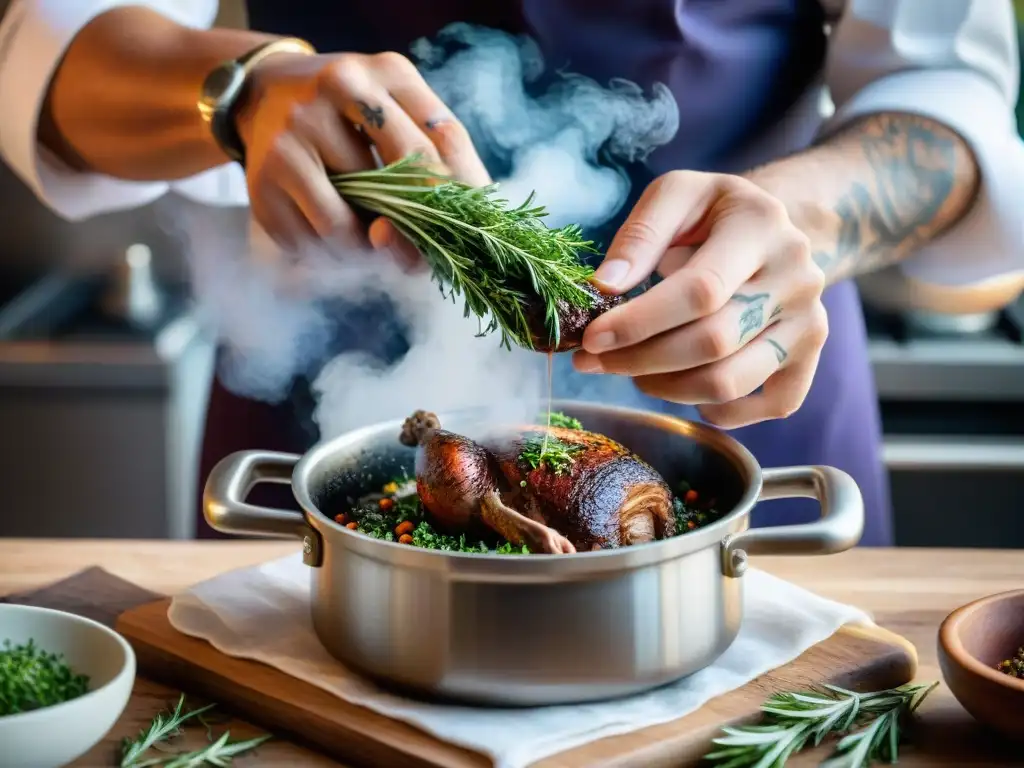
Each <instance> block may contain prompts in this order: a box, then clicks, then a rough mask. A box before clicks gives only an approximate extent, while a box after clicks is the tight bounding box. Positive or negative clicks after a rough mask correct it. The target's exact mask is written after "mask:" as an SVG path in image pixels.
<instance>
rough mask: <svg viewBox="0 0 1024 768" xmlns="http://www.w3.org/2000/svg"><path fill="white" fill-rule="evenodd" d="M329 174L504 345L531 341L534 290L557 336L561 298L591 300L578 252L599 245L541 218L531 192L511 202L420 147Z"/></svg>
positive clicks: (574, 302) (572, 302)
mask: <svg viewBox="0 0 1024 768" xmlns="http://www.w3.org/2000/svg"><path fill="white" fill-rule="evenodd" d="M331 181H332V183H333V184H334V187H335V188H336V189H337V190H338V192H339V194H341V196H342V197H343V198H345V200H346V201H348V202H349V203H351V204H352V205H355V206H358V207H360V208H363V209H365V210H368V211H371V212H373V213H376V214H378V215H381V216H385V217H387V218H388V219H390V220H391V222H392V224H394V225H395V227H396V228H397V229H398V230H399V231H401V232H402V234H403V235H405V237H407V238H408V239H409V240H410V241H411V242H412V243H413V244H414V245H415V246H416V247H417V248H418V249H419V251H420V252H421V253H422V254H423V256H424V258H425V259H426V261H427V263H428V264H429V265H430V267H431V271H432V273H433V277H434V280H435V281H436V282H437V283H438V285H439V287H440V289H441V292H442V294H445V295H446V296H450V297H451V298H452V299H453V300H454V298H455V297H456V296H461V297H462V298H463V300H464V302H465V314H466V316H467V317H468V316H469V315H470V314H472V315H474V316H476V317H477V318H478V319H479V320H480V324H481V330H480V335H485V334H488V333H491V332H492V331H495V330H498V331H500V332H501V342H502V345H503V346H505V347H510V345H511V344H513V343H514V344H517V345H519V346H521V347H525V348H527V349H532V348H533V341H532V334H531V329H530V325H529V323H528V307H529V302H530V301H531V299H533V297H534V296H536V297H539V299H540V302H541V303H542V306H543V309H544V323H545V326H546V328H547V330H548V332H549V334H550V338H551V339H552V340H553V342H554V343H555V344H556V345H557V343H558V341H559V339H560V327H559V325H560V324H559V315H558V310H559V306H560V305H562V306H565V305H569V306H576V307H584V308H590V307H592V306H593V303H594V298H593V296H592V295H591V294H590V293H588V292H587V290H585V288H584V287H583V284H584V283H585V282H586V281H587V280H588V278H589V277H590V276H591V275H592V274H593V272H594V270H593V269H592V268H591V267H589V266H587V265H585V264H583V263H582V262H581V261H580V259H579V254H580V253H584V252H589V253H596V252H597V251H596V250H595V249H594V246H593V243H592V242H591V241H589V240H585V239H584V238H583V235H582V230H581V229H580V227H579V226H576V225H568V226H565V227H561V228H558V229H553V228H549V227H548V226H547V225H546V224H545V223H544V221H543V219H544V217H545V216H547V211H546V210H545V209H544V207H543V206H539V205H535V204H534V202H533V195H532V194H531V195H530V197H529V198H528V199H527V200H526V201H525V202H524V203H523V204H522V205H520V206H518V207H515V208H511V207H509V205H508V201H506V200H502V199H500V198H498V197H496V196H495V191H496V188H497V187H496V185H490V186H487V187H479V188H478V187H471V186H469V185H467V184H463V183H462V182H459V181H457V180H455V179H451V178H448V177H444V176H439V175H438V174H437V172H435V171H433V170H431V169H430V168H428V167H427V166H426V165H424V164H423V162H422V159H421V158H419V157H409V158H406V159H404V160H400V161H398V162H396V163H392V164H391V165H388V166H385V167H383V168H379V169H372V170H367V171H358V172H354V173H346V174H338V175H334V176H332V177H331ZM446 291H447V293H446ZM531 294H532V296H531ZM534 300H536V299H534ZM485 321H486V323H487V324H486V326H485V325H484V323H485Z"/></svg>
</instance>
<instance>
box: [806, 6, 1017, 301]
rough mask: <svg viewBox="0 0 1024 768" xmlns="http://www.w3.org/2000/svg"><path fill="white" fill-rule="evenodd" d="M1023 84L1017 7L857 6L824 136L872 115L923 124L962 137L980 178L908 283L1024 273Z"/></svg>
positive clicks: (849, 9) (835, 51) (851, 12)
mask: <svg viewBox="0 0 1024 768" xmlns="http://www.w3.org/2000/svg"><path fill="white" fill-rule="evenodd" d="M1019 78H1020V65H1019V51H1018V49H1017V31H1016V22H1015V20H1014V13H1013V7H1012V4H1011V2H1010V0H849V2H848V3H847V5H846V7H845V10H844V12H843V14H842V16H841V17H840V18H839V20H838V22H837V23H836V24H835V26H834V28H833V32H832V38H831V44H830V51H829V58H828V62H827V65H826V81H827V84H828V87H829V91H830V94H831V97H832V101H833V104H834V105H835V113H834V115H833V116H832V117H831V119H830V120H829V121H827V122H826V124H825V126H824V132H825V133H826V134H827V133H831V132H834V131H836V130H838V129H839V128H841V127H842V126H844V125H846V124H847V123H849V122H851V121H853V120H855V119H856V118H858V117H861V116H864V115H868V114H872V113H878V112H887V111H894V112H911V113H915V114H919V115H923V116H925V117H929V118H932V119H934V120H936V121H938V122H940V123H942V124H944V125H946V126H948V127H949V128H951V129H952V130H954V131H956V132H957V133H958V134H959V135H960V136H961V137H962V138H963V139H964V140H965V141H966V142H967V143H968V145H969V146H970V147H971V149H972V150H973V152H974V155H975V158H976V159H977V162H978V166H979V169H980V172H981V183H982V186H981V191H980V195H979V197H978V199H977V201H976V202H975V204H974V206H973V207H972V209H971V210H970V211H969V212H968V213H967V215H966V216H965V217H964V218H963V219H962V220H961V221H960V222H959V223H958V224H957V225H956V226H954V227H952V228H951V229H950V230H948V231H947V232H945V233H944V234H942V235H941V236H940V237H938V238H936V239H934V240H933V241H931V242H930V243H928V244H926V245H924V246H922V247H921V248H920V249H918V250H917V251H916V252H915V253H914V254H913V255H912V256H911V257H910V258H908V259H907V260H906V261H904V262H903V264H902V268H903V270H904V271H905V272H906V273H907V274H908V275H909V276H912V277H914V278H915V279H918V280H921V281H924V282H929V283H933V284H939V285H954V286H955V285H968V284H972V283H976V282H981V281H984V280H986V279H988V278H992V277H996V276H999V275H1004V274H1008V273H1011V272H1019V271H1024V222H1022V219H1021V215H1020V212H1021V209H1022V206H1024V142H1022V141H1021V139H1020V137H1019V135H1018V132H1017V124H1016V117H1015V114H1014V107H1015V105H1016V102H1017V94H1018V88H1019Z"/></svg>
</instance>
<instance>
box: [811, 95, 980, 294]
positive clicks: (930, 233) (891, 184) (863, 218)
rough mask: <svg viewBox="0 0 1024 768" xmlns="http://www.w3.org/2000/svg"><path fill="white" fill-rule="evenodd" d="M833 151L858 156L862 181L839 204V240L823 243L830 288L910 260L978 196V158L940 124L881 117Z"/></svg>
mask: <svg viewBox="0 0 1024 768" xmlns="http://www.w3.org/2000/svg"><path fill="white" fill-rule="evenodd" d="M831 143H832V146H833V148H834V149H836V150H844V151H849V152H855V153H857V155H858V156H859V159H860V163H859V165H861V166H862V173H860V174H857V176H859V178H854V179H851V180H850V182H849V185H848V190H847V191H846V192H845V193H843V194H841V195H840V196H839V197H838V199H837V200H836V201H835V204H834V206H833V208H832V210H833V214H834V218H835V219H837V220H838V221H836V222H835V225H834V226H835V230H836V231H835V232H834V234H833V236H832V238H829V239H826V240H825V241H824V242H819V243H816V245H817V246H819V247H817V248H816V249H815V250H814V260H815V261H816V262H817V263H818V266H820V267H821V268H822V269H823V270H824V271H825V273H826V275H828V277H829V281H830V282H834V281H836V280H839V279H842V278H844V277H848V276H850V275H855V274H858V273H861V272H869V271H872V270H875V269H880V268H882V267H885V266H888V265H890V264H893V263H895V262H897V261H899V260H901V259H903V258H904V257H906V256H907V255H909V254H910V253H911V252H912V251H913V250H914V249H915V248H916V247H918V246H919V245H920V244H922V243H924V242H927V241H928V240H930V239H932V238H933V237H935V236H936V235H938V234H939V233H941V232H942V231H943V230H944V229H946V228H947V227H949V226H951V225H953V224H955V223H956V222H957V221H958V220H959V219H960V217H961V216H963V214H964V213H966V211H967V210H968V209H969V207H970V205H971V203H972V202H973V200H974V197H975V195H976V194H977V188H978V170H977V166H976V165H975V162H974V158H973V156H972V155H971V152H970V150H969V149H968V147H967V146H966V144H964V142H963V140H962V139H960V137H959V136H957V135H956V134H955V133H953V132H952V131H950V130H949V129H948V128H945V127H943V126H942V125H940V124H938V123H936V122H934V121H932V120H928V119H926V118H922V117H916V116H912V115H902V114H880V115H875V116H872V117H869V118H866V119H864V120H862V121H860V122H859V123H857V124H855V125H853V126H851V127H850V128H848V129H847V130H846V131H845V132H843V133H842V134H840V135H839V136H837V137H835V138H833V139H832V140H831Z"/></svg>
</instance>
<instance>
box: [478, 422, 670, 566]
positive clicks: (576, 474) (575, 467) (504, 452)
mask: <svg viewBox="0 0 1024 768" xmlns="http://www.w3.org/2000/svg"><path fill="white" fill-rule="evenodd" d="M531 437H534V438H535V439H536V438H542V437H543V430H541V429H538V428H536V427H528V428H525V429H523V430H521V431H517V433H515V434H512V435H509V436H507V437H503V438H502V437H499V438H493V439H492V440H490V441H488V443H487V444H486V447H487V448H488V450H489V451H490V452H491V453H492V454H493V455H494V456H495V457H496V458H497V461H498V466H499V467H500V471H501V474H502V477H503V479H504V481H505V487H504V488H503V489H502V494H501V495H502V500H503V501H504V502H505V503H506V504H508V505H509V506H510V507H513V508H514V509H517V510H519V511H520V512H521V513H522V514H524V515H526V516H527V517H529V518H531V519H533V520H536V521H537V522H541V523H544V524H545V525H548V526H551V527H552V528H554V529H555V530H557V531H559V532H560V533H562V534H563V535H564V536H565V537H566V538H568V539H569V541H571V542H572V543H573V545H574V546H575V547H576V549H577V550H580V551H583V550H588V549H605V548H612V547H621V546H628V545H630V544H639V543H642V542H644V541H651V540H653V539H661V538H665V537H667V536H671V535H672V534H673V533H674V532H675V517H674V515H673V512H672V493H671V491H670V490H669V487H668V485H667V484H666V483H665V481H664V480H663V479H662V477H661V476H660V475H659V474H658V473H657V472H656V471H655V470H654V468H652V467H651V466H650V465H649V464H647V463H646V462H645V461H643V460H642V459H640V458H639V457H638V456H636V455H635V454H633V453H631V452H630V451H629V450H627V449H626V448H625V447H624V446H622V445H621V444H619V443H617V442H615V441H614V440H612V439H611V438H608V437H606V436H604V435H598V434H595V433H593V432H586V431H582V430H574V429H565V428H555V427H553V428H552V429H551V437H553V438H555V439H557V440H560V441H562V442H563V443H568V444H575V445H580V446H582V448H581V450H579V451H578V452H576V453H575V454H573V458H574V462H573V464H572V465H571V466H570V467H569V468H568V469H567V470H566V471H565V473H564V474H557V473H555V472H552V471H551V470H549V469H548V468H547V467H544V466H541V467H539V468H537V469H531V468H530V466H529V465H528V464H526V463H525V462H523V461H521V460H520V459H519V456H520V454H521V453H522V450H523V447H524V445H525V443H526V442H527V441H528V440H529V439H530V438H531ZM524 481H525V486H524V485H522V483H523V482H524Z"/></svg>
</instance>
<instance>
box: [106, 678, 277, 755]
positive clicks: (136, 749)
mask: <svg viewBox="0 0 1024 768" xmlns="http://www.w3.org/2000/svg"><path fill="white" fill-rule="evenodd" d="M214 706H215V705H213V704H208V705H207V706H205V707H200V708H199V709H193V710H189V711H187V712H186V711H185V695H184V694H182V696H181V698H179V699H178V703H177V705H176V706H175V707H174V710H173V711H172V712H161V713H159V714H158V715H157V716H156V717H154V718H153V720H152V722H150V724H149V725H148V726H147V727H146V728H144V729H143V730H141V731H140V732H139V735H138V736H137V737H136V738H135V739H134V740H132V739H125V740H124V741H123V742H122V744H121V763H120V766H121V768H151V767H152V766H160V767H161V768H198V767H199V766H203V765H215V766H226V765H229V764H230V763H231V762H232V760H233V759H234V757H235V756H236V755H240V754H242V753H244V752H249V751H250V750H253V749H255V748H256V747H258V746H259V745H260V744H262V743H263V742H265V741H267V739H269V738H270V736H257V737H256V738H253V739H246V740H244V741H230V738H231V732H230V731H225V732H224V733H223V734H221V736H220V737H219V738H218V739H217V740H216V741H211V742H210V743H209V744H207V745H206V746H205V747H203V748H202V749H197V750H194V751H191V752H180V753H166V752H164V753H163V754H160V755H157V756H154V757H146V754H147V753H148V752H149V751H150V750H161V748H164V745H165V742H167V741H168V740H169V739H172V738H174V737H175V736H178V735H180V734H181V732H182V726H184V725H185V723H186V722H188V721H189V720H193V719H195V720H197V721H198V722H202V715H203V713H205V712H208V711H209V710H211V709H213V707H214Z"/></svg>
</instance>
